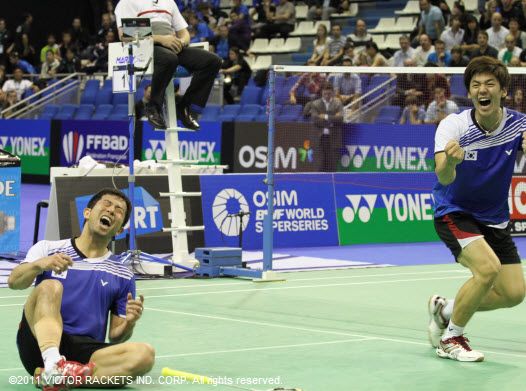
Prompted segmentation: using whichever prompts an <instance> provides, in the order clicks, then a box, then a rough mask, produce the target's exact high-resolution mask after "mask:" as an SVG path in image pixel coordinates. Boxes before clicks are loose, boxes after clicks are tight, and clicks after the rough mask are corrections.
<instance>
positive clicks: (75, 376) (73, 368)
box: [33, 356, 95, 391]
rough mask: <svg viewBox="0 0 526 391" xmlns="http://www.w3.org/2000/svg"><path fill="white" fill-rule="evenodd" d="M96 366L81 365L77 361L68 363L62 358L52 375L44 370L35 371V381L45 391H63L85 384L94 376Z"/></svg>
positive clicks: (92, 364) (90, 364)
mask: <svg viewBox="0 0 526 391" xmlns="http://www.w3.org/2000/svg"><path fill="white" fill-rule="evenodd" d="M94 368H95V364H94V363H92V362H90V363H88V364H81V363H79V362H76V361H66V358H65V357H64V356H62V358H61V359H60V361H59V362H58V363H57V364H56V365H55V368H54V370H53V372H52V373H51V374H47V373H45V372H44V368H37V369H35V374H34V375H33V381H34V382H35V385H36V386H37V387H38V388H41V389H42V390H43V391H63V390H69V389H70V388H73V387H78V386H81V385H82V384H84V382H85V381H86V378H87V377H88V376H91V375H92V374H93V370H94Z"/></svg>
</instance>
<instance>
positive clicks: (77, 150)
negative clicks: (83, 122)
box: [62, 131, 84, 164]
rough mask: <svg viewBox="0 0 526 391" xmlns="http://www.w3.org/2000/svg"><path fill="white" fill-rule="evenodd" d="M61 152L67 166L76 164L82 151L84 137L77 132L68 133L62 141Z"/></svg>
mask: <svg viewBox="0 0 526 391" xmlns="http://www.w3.org/2000/svg"><path fill="white" fill-rule="evenodd" d="M62 150H63V151H64V157H65V158H66V162H68V163H69V164H72V163H78V161H79V160H80V157H81V156H82V152H83V151H84V136H83V135H81V134H79V133H78V132H75V131H73V132H68V133H67V134H66V135H65V136H64V138H63V139H62Z"/></svg>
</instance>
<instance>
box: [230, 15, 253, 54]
mask: <svg viewBox="0 0 526 391" xmlns="http://www.w3.org/2000/svg"><path fill="white" fill-rule="evenodd" d="M230 21H231V25H230V27H229V29H228V45H229V46H230V47H237V48H240V49H242V50H245V51H246V50H248V48H249V46H250V36H251V35H252V32H251V30H250V25H249V23H248V20H247V19H246V18H242V17H240V14H239V13H238V11H236V9H235V8H234V9H233V10H232V11H231V12H230Z"/></svg>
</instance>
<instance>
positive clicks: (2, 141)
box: [0, 136, 7, 149]
mask: <svg viewBox="0 0 526 391" xmlns="http://www.w3.org/2000/svg"><path fill="white" fill-rule="evenodd" d="M6 145H7V136H3V137H0V149H5V146H6Z"/></svg>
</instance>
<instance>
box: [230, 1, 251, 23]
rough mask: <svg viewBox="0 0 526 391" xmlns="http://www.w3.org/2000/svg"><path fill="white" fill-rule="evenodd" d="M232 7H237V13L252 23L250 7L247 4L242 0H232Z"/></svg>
mask: <svg viewBox="0 0 526 391" xmlns="http://www.w3.org/2000/svg"><path fill="white" fill-rule="evenodd" d="M232 8H235V9H236V10H237V14H238V15H239V16H240V17H243V18H244V19H245V20H246V21H247V22H249V23H250V15H249V12H248V7H247V6H246V5H245V4H243V2H242V1H241V0H232Z"/></svg>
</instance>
